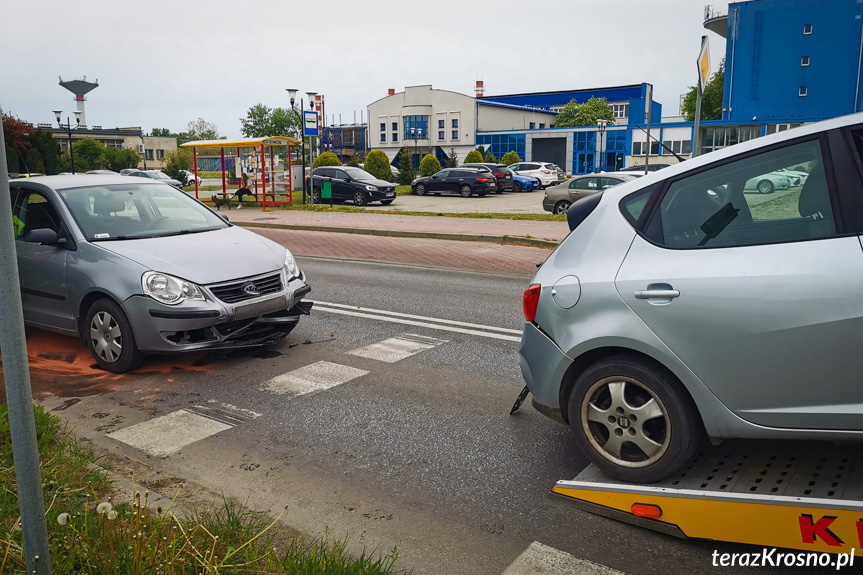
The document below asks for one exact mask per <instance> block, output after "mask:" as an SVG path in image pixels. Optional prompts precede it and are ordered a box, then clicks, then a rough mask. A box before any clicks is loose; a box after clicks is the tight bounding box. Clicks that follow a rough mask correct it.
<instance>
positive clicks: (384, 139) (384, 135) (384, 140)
mask: <svg viewBox="0 0 863 575" xmlns="http://www.w3.org/2000/svg"><path fill="white" fill-rule="evenodd" d="M386 141H387V133H386V132H384V133H382V134H381V143H382V144H383V143H385V142H386Z"/></svg>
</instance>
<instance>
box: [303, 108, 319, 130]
mask: <svg viewBox="0 0 863 575" xmlns="http://www.w3.org/2000/svg"><path fill="white" fill-rule="evenodd" d="M303 135H306V136H317V135H318V113H317V112H315V111H314V110H307V111H305V112H303Z"/></svg>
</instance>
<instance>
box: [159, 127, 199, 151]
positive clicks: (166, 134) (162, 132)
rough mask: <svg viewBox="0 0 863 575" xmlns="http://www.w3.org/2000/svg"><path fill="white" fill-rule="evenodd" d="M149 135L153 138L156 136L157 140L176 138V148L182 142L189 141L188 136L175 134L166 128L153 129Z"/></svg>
mask: <svg viewBox="0 0 863 575" xmlns="http://www.w3.org/2000/svg"><path fill="white" fill-rule="evenodd" d="M150 133H151V134H152V135H153V136H156V137H157V138H176V140H177V147H178V148H179V147H180V145H181V144H182V143H183V140H189V139H191V138H189V135H188V134H185V133H180V134H175V133H174V132H172V131H171V130H169V129H168V128H153V129H152V131H151V132H150Z"/></svg>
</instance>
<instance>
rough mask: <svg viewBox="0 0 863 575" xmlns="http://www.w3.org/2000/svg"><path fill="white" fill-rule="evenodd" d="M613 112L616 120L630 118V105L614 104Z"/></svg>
mask: <svg viewBox="0 0 863 575" xmlns="http://www.w3.org/2000/svg"><path fill="white" fill-rule="evenodd" d="M611 111H612V113H613V114H614V117H615V118H628V117H629V104H612V105H611Z"/></svg>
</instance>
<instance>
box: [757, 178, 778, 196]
mask: <svg viewBox="0 0 863 575" xmlns="http://www.w3.org/2000/svg"><path fill="white" fill-rule="evenodd" d="M755 189H756V190H758V193H759V194H772V193H773V192H774V190H775V188H774V186H773V182H771V181H770V180H761V181H760V182H758V185H757V186H755Z"/></svg>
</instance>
